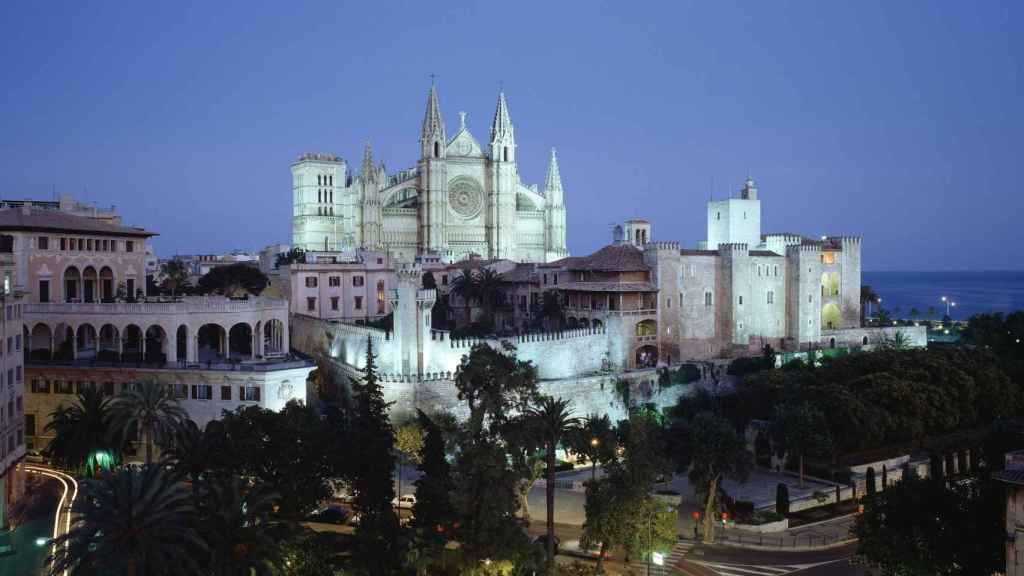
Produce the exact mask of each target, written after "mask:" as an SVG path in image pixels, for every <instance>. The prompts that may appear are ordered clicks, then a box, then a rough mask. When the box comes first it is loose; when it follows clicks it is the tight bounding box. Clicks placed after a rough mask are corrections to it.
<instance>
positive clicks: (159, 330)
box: [145, 324, 170, 364]
mask: <svg viewBox="0 0 1024 576" xmlns="http://www.w3.org/2000/svg"><path fill="white" fill-rule="evenodd" d="M169 346H170V342H169V341H168V339H167V331H166V330H164V327H163V326H161V325H159V324H153V325H151V326H150V327H149V328H146V346H145V351H146V358H145V361H146V362H147V363H149V364H165V363H167V356H168V354H169V353H170V348H169Z"/></svg>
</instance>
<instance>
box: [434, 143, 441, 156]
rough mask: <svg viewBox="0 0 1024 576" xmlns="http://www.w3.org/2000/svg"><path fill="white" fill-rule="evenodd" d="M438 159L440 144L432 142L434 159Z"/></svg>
mask: <svg viewBox="0 0 1024 576" xmlns="http://www.w3.org/2000/svg"><path fill="white" fill-rule="evenodd" d="M440 157H441V144H440V143H439V142H434V158H440Z"/></svg>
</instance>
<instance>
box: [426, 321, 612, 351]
mask: <svg viewBox="0 0 1024 576" xmlns="http://www.w3.org/2000/svg"><path fill="white" fill-rule="evenodd" d="M606 333H607V332H606V330H605V328H604V327H603V326H602V327H600V328H575V329H572V330H561V331H558V332H535V333H531V334H520V335H518V336H513V337H509V338H452V337H451V334H450V333H449V332H447V331H444V330H431V332H430V339H431V340H433V341H435V342H444V341H445V339H447V340H448V342H449V344H448V346H449V348H452V349H466V350H468V349H470V348H472V347H473V346H476V345H477V344H487V345H488V346H498V345H499V344H500V343H501V342H502V341H505V342H509V343H511V344H514V345H516V346H519V345H521V344H526V343H529V342H558V341H562V340H572V339H575V338H585V337H587V336H594V335H599V334H606Z"/></svg>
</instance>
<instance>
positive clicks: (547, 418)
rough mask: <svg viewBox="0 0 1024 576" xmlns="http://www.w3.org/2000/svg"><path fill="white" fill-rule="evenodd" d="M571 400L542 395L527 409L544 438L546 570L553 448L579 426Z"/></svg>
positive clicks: (551, 544)
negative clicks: (536, 402) (535, 405)
mask: <svg viewBox="0 0 1024 576" xmlns="http://www.w3.org/2000/svg"><path fill="white" fill-rule="evenodd" d="M571 406H572V401H571V400H563V399H562V398H558V399H555V398H552V397H551V396H543V397H542V398H541V399H540V402H538V404H537V407H536V408H531V409H530V410H529V412H528V413H527V414H528V416H529V418H530V419H531V420H532V421H533V423H534V425H535V426H536V427H537V428H536V429H537V432H538V434H539V435H540V437H541V439H542V440H543V441H544V445H545V451H546V453H547V454H546V455H547V464H548V466H547V486H546V487H545V489H544V491H545V496H546V498H547V511H548V522H547V529H548V531H547V535H548V536H547V550H546V553H547V566H548V572H551V570H552V569H553V568H554V562H555V449H556V448H557V447H558V444H559V442H561V441H562V438H563V437H565V436H567V435H569V434H571V433H572V432H573V431H574V430H575V429H576V428H578V427H579V424H580V420H579V418H574V417H573V416H572V408H571Z"/></svg>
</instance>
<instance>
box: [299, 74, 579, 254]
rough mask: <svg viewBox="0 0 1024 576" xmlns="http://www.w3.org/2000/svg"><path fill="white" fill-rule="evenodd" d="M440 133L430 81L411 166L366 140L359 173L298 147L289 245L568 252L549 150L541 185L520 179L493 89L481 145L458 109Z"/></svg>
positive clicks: (506, 120) (504, 110) (508, 127)
mask: <svg viewBox="0 0 1024 576" xmlns="http://www.w3.org/2000/svg"><path fill="white" fill-rule="evenodd" d="M459 117H460V122H459V130H458V132H456V134H455V136H453V137H452V138H450V139H449V138H448V137H447V133H446V130H445V123H444V120H443V118H442V117H441V109H440V105H439V103H438V98H437V91H436V89H435V88H434V87H431V89H430V92H429V94H428V96H427V110H426V114H425V116H424V119H423V126H422V129H421V132H420V158H419V161H418V162H417V164H416V166H415V167H412V168H409V169H407V170H402V171H399V172H396V173H393V174H390V175H389V174H388V173H387V172H386V171H385V169H384V166H383V165H377V164H375V163H374V160H373V155H372V151H371V149H370V147H369V145H367V147H366V150H365V151H364V154H363V161H362V167H361V171H360V173H359V174H357V175H356V174H352V173H351V172H350V170H349V165H348V163H347V162H346V161H345V160H343V159H342V158H340V157H338V156H334V155H327V154H305V155H302V156H300V157H299V159H298V161H296V162H295V163H294V164H293V165H292V167H291V172H292V201H293V213H292V246H293V247H297V248H303V249H305V250H321V251H351V250H356V249H367V250H384V251H386V252H388V253H389V254H390V255H391V256H393V257H395V258H398V259H401V260H405V261H412V260H413V259H414V258H415V257H416V256H417V255H422V254H435V255H439V256H440V257H442V258H443V259H444V260H446V261H454V260H460V259H462V258H464V257H466V256H467V255H469V254H478V255H480V256H483V257H485V258H501V259H507V260H513V261H520V262H550V261H553V260H557V259H559V258H563V257H565V256H567V255H568V252H567V250H566V247H565V202H564V194H563V189H562V180H561V176H560V173H559V169H558V160H557V157H556V155H555V151H554V150H553V149H552V151H551V156H550V160H549V164H548V172H547V178H546V181H545V185H544V190H543V192H542V191H540V190H539V189H538V187H537V186H536V185H529V186H528V185H525V184H523V183H522V182H521V181H520V179H519V170H518V164H517V151H516V140H515V130H514V127H513V125H512V120H511V118H510V116H509V111H508V104H507V102H506V100H505V95H504V94H500V95H499V96H498V104H497V109H496V110H495V113H494V119H493V121H492V123H491V133H490V143H489V146H488V148H487V149H486V150H485V149H484V148H482V147H481V146H480V144H479V142H477V140H476V138H474V137H473V135H472V134H471V133H470V132H469V129H468V127H467V126H466V115H465V114H464V113H460V115H459Z"/></svg>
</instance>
